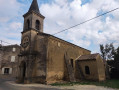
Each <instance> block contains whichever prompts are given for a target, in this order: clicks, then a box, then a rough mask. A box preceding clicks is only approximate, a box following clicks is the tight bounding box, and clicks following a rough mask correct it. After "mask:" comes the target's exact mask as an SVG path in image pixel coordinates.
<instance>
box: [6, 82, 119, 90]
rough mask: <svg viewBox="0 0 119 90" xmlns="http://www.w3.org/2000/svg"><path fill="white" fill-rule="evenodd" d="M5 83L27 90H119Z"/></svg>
mask: <svg viewBox="0 0 119 90" xmlns="http://www.w3.org/2000/svg"><path fill="white" fill-rule="evenodd" d="M6 83H7V84H9V85H12V86H13V87H20V88H29V90H119V89H112V88H107V87H101V86H95V85H74V86H51V85H43V84H16V83H14V82H6ZM18 90H19V89H18ZM22 90H23V89H22Z"/></svg>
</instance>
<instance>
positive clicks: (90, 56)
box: [78, 53, 99, 60]
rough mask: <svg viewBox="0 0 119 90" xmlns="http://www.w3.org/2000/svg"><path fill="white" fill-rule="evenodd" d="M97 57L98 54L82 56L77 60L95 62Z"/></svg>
mask: <svg viewBox="0 0 119 90" xmlns="http://www.w3.org/2000/svg"><path fill="white" fill-rule="evenodd" d="M97 55H99V53H95V54H89V55H82V56H80V57H79V58H78V60H95V59H96V57H97Z"/></svg>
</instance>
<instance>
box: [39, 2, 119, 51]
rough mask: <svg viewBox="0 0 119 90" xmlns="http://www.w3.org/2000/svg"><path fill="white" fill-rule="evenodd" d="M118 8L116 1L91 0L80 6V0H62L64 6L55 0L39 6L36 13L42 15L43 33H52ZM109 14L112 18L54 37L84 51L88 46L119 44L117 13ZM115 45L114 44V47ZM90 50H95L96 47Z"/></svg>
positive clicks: (118, 3)
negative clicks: (77, 46)
mask: <svg viewBox="0 0 119 90" xmlns="http://www.w3.org/2000/svg"><path fill="white" fill-rule="evenodd" d="M57 3H59V4H57ZM62 5H63V6H62ZM118 5H119V2H118V1H117V0H93V1H92V2H91V3H87V4H85V5H82V6H81V0H73V1H72V2H66V0H65V4H64V3H63V2H62V0H61V1H60V0H56V2H53V3H52V4H44V5H42V6H41V7H40V10H41V12H42V14H43V15H44V16H46V19H45V32H46V33H50V34H53V33H56V32H58V31H60V30H63V29H66V28H68V27H70V26H73V25H76V24H78V23H81V22H83V21H85V20H88V19H90V18H93V17H95V16H97V14H98V12H99V11H100V10H102V11H104V12H106V11H109V10H111V9H114V8H116V7H118ZM110 14H111V15H113V18H112V17H109V16H108V15H107V16H106V17H103V18H105V21H103V20H102V17H100V18H98V19H95V20H92V21H90V22H88V23H86V24H83V25H81V26H78V27H75V28H73V29H71V30H69V31H67V32H63V33H60V34H58V35H56V36H58V37H60V38H62V39H65V40H68V41H70V42H72V43H74V44H77V45H80V46H82V47H86V48H88V47H89V46H90V45H91V44H92V43H93V45H95V47H99V44H105V43H111V42H114V41H119V35H118V33H119V30H118V28H119V21H118V20H119V18H118V14H119V13H118V11H114V12H113V13H110ZM115 43H116V42H115ZM115 43H114V45H117V44H115ZM118 45H119V43H118ZM88 49H90V48H88ZM91 50H92V49H91ZM92 51H99V48H97V50H92Z"/></svg>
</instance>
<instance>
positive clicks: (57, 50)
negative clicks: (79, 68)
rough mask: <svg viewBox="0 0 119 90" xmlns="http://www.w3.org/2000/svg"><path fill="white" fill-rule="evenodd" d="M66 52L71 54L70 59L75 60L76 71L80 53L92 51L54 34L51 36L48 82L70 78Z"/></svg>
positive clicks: (48, 55) (49, 39)
mask: <svg viewBox="0 0 119 90" xmlns="http://www.w3.org/2000/svg"><path fill="white" fill-rule="evenodd" d="M66 53H67V55H68V56H69V59H72V60H73V69H74V72H75V70H76V69H75V60H76V59H77V58H78V57H79V56H80V55H84V54H90V51H89V50H86V49H84V48H81V47H78V46H76V45H73V44H71V43H68V42H66V41H63V40H61V39H58V38H55V37H53V36H51V37H49V38H48V52H47V83H53V82H57V81H60V80H66V79H68V78H69V77H68V76H69V75H67V74H68V72H67V68H66V64H65V59H64V55H65V54H66ZM69 62H70V61H69Z"/></svg>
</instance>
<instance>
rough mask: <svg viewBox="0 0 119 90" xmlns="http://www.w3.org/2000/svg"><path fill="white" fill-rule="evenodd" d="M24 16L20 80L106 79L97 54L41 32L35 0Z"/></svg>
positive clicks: (100, 59)
mask: <svg viewBox="0 0 119 90" xmlns="http://www.w3.org/2000/svg"><path fill="white" fill-rule="evenodd" d="M23 17H24V28H23V32H22V39H21V50H20V54H19V61H18V76H17V82H19V83H44V84H49V83H55V82H61V81H70V82H75V81H77V80H81V79H90V80H98V81H102V80H105V68H104V63H103V60H102V58H101V57H100V55H99V54H91V51H89V50H87V49H85V48H82V47H79V46H77V45H74V44H72V43H69V42H67V41H64V40H62V39H60V38H57V37H55V36H52V35H50V34H46V33H44V32H43V26H44V25H43V24H44V19H45V17H44V16H43V15H42V14H41V13H40V11H39V7H38V3H37V0H33V1H32V4H31V6H30V8H29V10H28V12H27V13H26V14H24V15H23Z"/></svg>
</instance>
